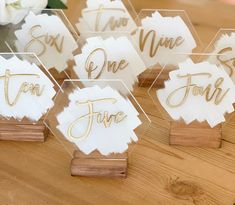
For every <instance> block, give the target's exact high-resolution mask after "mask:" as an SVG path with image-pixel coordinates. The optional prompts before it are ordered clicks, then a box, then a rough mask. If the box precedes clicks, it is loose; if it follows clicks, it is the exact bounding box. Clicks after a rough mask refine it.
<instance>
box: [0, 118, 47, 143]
mask: <svg viewBox="0 0 235 205" xmlns="http://www.w3.org/2000/svg"><path fill="white" fill-rule="evenodd" d="M47 136H48V129H47V128H46V126H45V125H44V124H43V122H42V121H39V122H37V123H36V124H32V123H29V122H24V121H22V122H21V121H17V120H13V119H10V120H4V119H1V120H0V140H4V141H24V142H44V141H45V140H46V138H47Z"/></svg>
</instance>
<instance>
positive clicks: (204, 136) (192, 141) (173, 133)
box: [170, 121, 222, 148]
mask: <svg viewBox="0 0 235 205" xmlns="http://www.w3.org/2000/svg"><path fill="white" fill-rule="evenodd" d="M221 139H222V125H221V124H219V125H217V126H215V127H213V128H211V127H210V126H209V125H208V123H207V122H203V123H199V122H196V121H194V122H192V123H191V124H188V125H186V124H185V123H184V122H177V121H172V122H171V125H170V145H181V146H186V147H188V146H190V147H207V148H220V147H221Z"/></svg>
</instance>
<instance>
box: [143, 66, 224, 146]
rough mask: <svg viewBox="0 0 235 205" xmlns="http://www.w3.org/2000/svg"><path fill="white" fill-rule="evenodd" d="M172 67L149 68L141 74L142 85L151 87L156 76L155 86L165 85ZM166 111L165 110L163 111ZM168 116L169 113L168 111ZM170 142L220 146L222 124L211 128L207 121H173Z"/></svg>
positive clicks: (185, 144) (184, 144)
mask: <svg viewBox="0 0 235 205" xmlns="http://www.w3.org/2000/svg"><path fill="white" fill-rule="evenodd" d="M171 70H173V69H171V68H169V69H165V70H163V71H162V72H161V74H160V71H161V69H160V68H159V67H158V68H157V67H156V68H154V69H152V70H149V71H148V72H145V73H143V74H141V75H140V76H139V85H140V86H141V87H149V86H151V85H152V83H153V82H154V80H155V79H156V77H157V76H158V75H159V74H160V76H159V77H158V81H157V82H155V84H154V86H153V87H156V88H162V87H164V81H165V80H167V79H169V72H170V71H171ZM163 112H164V113H165V111H163ZM166 116H167V118H169V115H168V114H167V113H166ZM169 133H170V134H169V135H170V136H169V144H170V145H181V146H185V147H189V146H190V147H207V148H220V147H221V139H222V125H221V124H220V125H217V126H216V127H214V128H211V127H210V126H209V125H208V123H207V122H203V123H199V122H196V121H195V122H192V123H191V124H188V125H187V124H185V123H184V122H178V121H171V123H170V132H169Z"/></svg>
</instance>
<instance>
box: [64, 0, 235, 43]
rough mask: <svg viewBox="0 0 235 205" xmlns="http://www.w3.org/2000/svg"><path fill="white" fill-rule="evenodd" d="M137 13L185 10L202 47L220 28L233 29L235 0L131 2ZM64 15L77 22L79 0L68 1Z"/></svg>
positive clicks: (142, 0)
mask: <svg viewBox="0 0 235 205" xmlns="http://www.w3.org/2000/svg"><path fill="white" fill-rule="evenodd" d="M131 2H132V4H133V7H134V8H135V9H136V12H137V13H138V12H139V11H140V10H141V9H176V10H185V11H186V12H187V14H188V16H189V18H190V20H191V21H192V24H193V25H194V27H195V29H196V31H197V33H198V35H199V37H200V38H201V40H202V42H203V44H204V46H207V45H208V44H209V42H210V41H211V40H212V38H213V37H214V36H215V34H216V33H217V31H218V30H219V29H220V28H230V29H231V28H234V29H235V0H131ZM67 6H68V9H67V10H66V11H65V12H66V15H67V16H68V18H69V19H70V21H72V23H73V24H74V23H75V22H77V21H78V13H79V11H80V8H79V7H80V6H79V0H68V2H67Z"/></svg>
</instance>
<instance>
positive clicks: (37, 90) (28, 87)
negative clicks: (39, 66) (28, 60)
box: [0, 69, 44, 106]
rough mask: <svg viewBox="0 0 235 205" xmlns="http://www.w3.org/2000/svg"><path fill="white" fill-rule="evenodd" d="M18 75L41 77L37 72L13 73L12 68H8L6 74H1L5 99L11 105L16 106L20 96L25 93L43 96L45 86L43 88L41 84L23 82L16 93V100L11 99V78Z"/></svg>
mask: <svg viewBox="0 0 235 205" xmlns="http://www.w3.org/2000/svg"><path fill="white" fill-rule="evenodd" d="M18 77H36V78H39V77H40V76H39V75H37V74H11V72H10V70H8V69H7V70H6V72H5V75H2V76H0V80H1V79H2V80H3V81H4V95H5V101H6V103H7V104H8V105H9V106H14V105H16V103H17V102H18V100H19V98H20V96H21V95H22V94H23V93H29V94H30V95H35V96H41V95H42V93H43V90H44V86H43V87H42V88H41V87H40V85H39V84H33V83H27V82H23V83H22V84H21V86H20V88H19V90H18V92H17V94H16V97H15V98H14V100H12V101H11V100H10V97H9V85H10V82H11V80H13V79H14V78H18Z"/></svg>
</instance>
